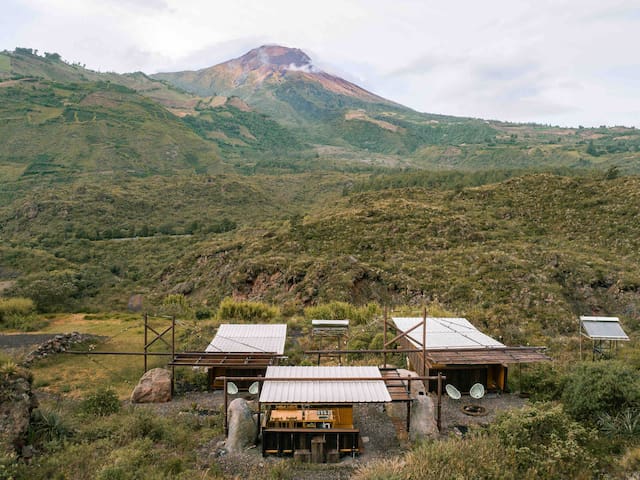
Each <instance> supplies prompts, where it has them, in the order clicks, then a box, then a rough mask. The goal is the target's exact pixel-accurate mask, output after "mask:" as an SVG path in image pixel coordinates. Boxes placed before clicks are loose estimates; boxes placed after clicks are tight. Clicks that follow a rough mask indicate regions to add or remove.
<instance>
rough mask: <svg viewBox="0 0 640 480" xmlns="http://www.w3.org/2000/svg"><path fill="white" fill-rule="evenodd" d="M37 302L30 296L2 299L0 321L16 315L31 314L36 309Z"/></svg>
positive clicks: (0, 302) (0, 301) (0, 300)
mask: <svg viewBox="0 0 640 480" xmlns="http://www.w3.org/2000/svg"><path fill="white" fill-rule="evenodd" d="M35 308H36V307H35V304H34V303H33V300H31V299H30V298H22V297H16V298H6V299H0V322H4V321H5V320H6V319H7V318H9V317H12V316H16V315H29V314H31V313H33V312H34V311H35Z"/></svg>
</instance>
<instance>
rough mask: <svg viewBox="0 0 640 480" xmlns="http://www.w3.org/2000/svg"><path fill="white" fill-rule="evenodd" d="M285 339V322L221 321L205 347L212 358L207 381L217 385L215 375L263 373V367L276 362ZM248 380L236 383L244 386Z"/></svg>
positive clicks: (281, 353) (245, 375) (257, 375)
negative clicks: (251, 322) (237, 322)
mask: <svg viewBox="0 0 640 480" xmlns="http://www.w3.org/2000/svg"><path fill="white" fill-rule="evenodd" d="M286 340H287V325H285V324H275V325H274V324H258V325H250V324H228V323H223V324H222V325H220V327H219V328H218V331H217V332H216V335H215V337H214V338H213V340H211V343H210V344H209V345H208V346H207V348H206V349H205V352H206V353H207V354H208V356H209V358H211V359H214V358H215V361H214V362H213V363H211V360H210V367H209V369H208V372H209V385H210V386H211V388H220V387H221V386H222V381H220V380H216V379H217V378H218V377H261V376H264V375H265V373H266V371H267V367H268V366H270V365H277V363H278V358H279V357H281V356H282V355H283V354H284V345H285V342H286ZM245 383H246V385H245ZM250 383H251V382H241V381H240V382H238V387H240V388H247V387H248V386H249V384H250Z"/></svg>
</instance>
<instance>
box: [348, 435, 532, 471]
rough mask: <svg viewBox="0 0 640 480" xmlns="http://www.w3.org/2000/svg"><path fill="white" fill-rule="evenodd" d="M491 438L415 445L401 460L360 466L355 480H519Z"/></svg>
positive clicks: (512, 464)
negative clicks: (475, 479)
mask: <svg viewBox="0 0 640 480" xmlns="http://www.w3.org/2000/svg"><path fill="white" fill-rule="evenodd" d="M500 450H501V445H500V442H499V440H498V439H497V438H496V437H495V436H493V437H492V436H488V435H481V434H479V433H475V434H471V435H468V436H467V437H465V438H462V439H459V438H453V437H452V438H449V439H447V440H443V441H431V442H426V443H422V444H419V445H418V446H416V447H415V448H414V449H413V450H412V451H411V452H409V453H408V454H407V455H406V456H405V457H404V459H403V460H400V459H390V460H385V461H381V462H376V463H371V464H369V465H367V466H365V467H361V468H359V469H358V470H357V471H356V474H355V475H354V476H353V477H352V478H354V479H355V480H423V479H424V480H430V479H433V480H436V479H438V480H439V479H443V478H451V479H467V478H469V479H471V478H487V479H489V478H500V479H504V480H508V479H515V478H520V477H518V476H517V475H516V472H515V459H514V458H513V456H508V455H499V454H497V452H500Z"/></svg>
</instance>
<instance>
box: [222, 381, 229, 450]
mask: <svg viewBox="0 0 640 480" xmlns="http://www.w3.org/2000/svg"><path fill="white" fill-rule="evenodd" d="M222 388H223V395H224V436H225V437H226V436H227V435H229V423H228V419H227V408H228V403H229V399H228V398H227V377H224V385H223V386H222Z"/></svg>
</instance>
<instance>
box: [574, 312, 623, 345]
mask: <svg viewBox="0 0 640 480" xmlns="http://www.w3.org/2000/svg"><path fill="white" fill-rule="evenodd" d="M580 323H581V324H582V328H583V329H584V334H585V336H587V337H589V338H590V339H592V340H629V337H628V336H627V334H626V333H624V330H623V329H622V327H621V326H620V319H619V318H618V317H588V316H584V315H583V316H581V317H580Z"/></svg>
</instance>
